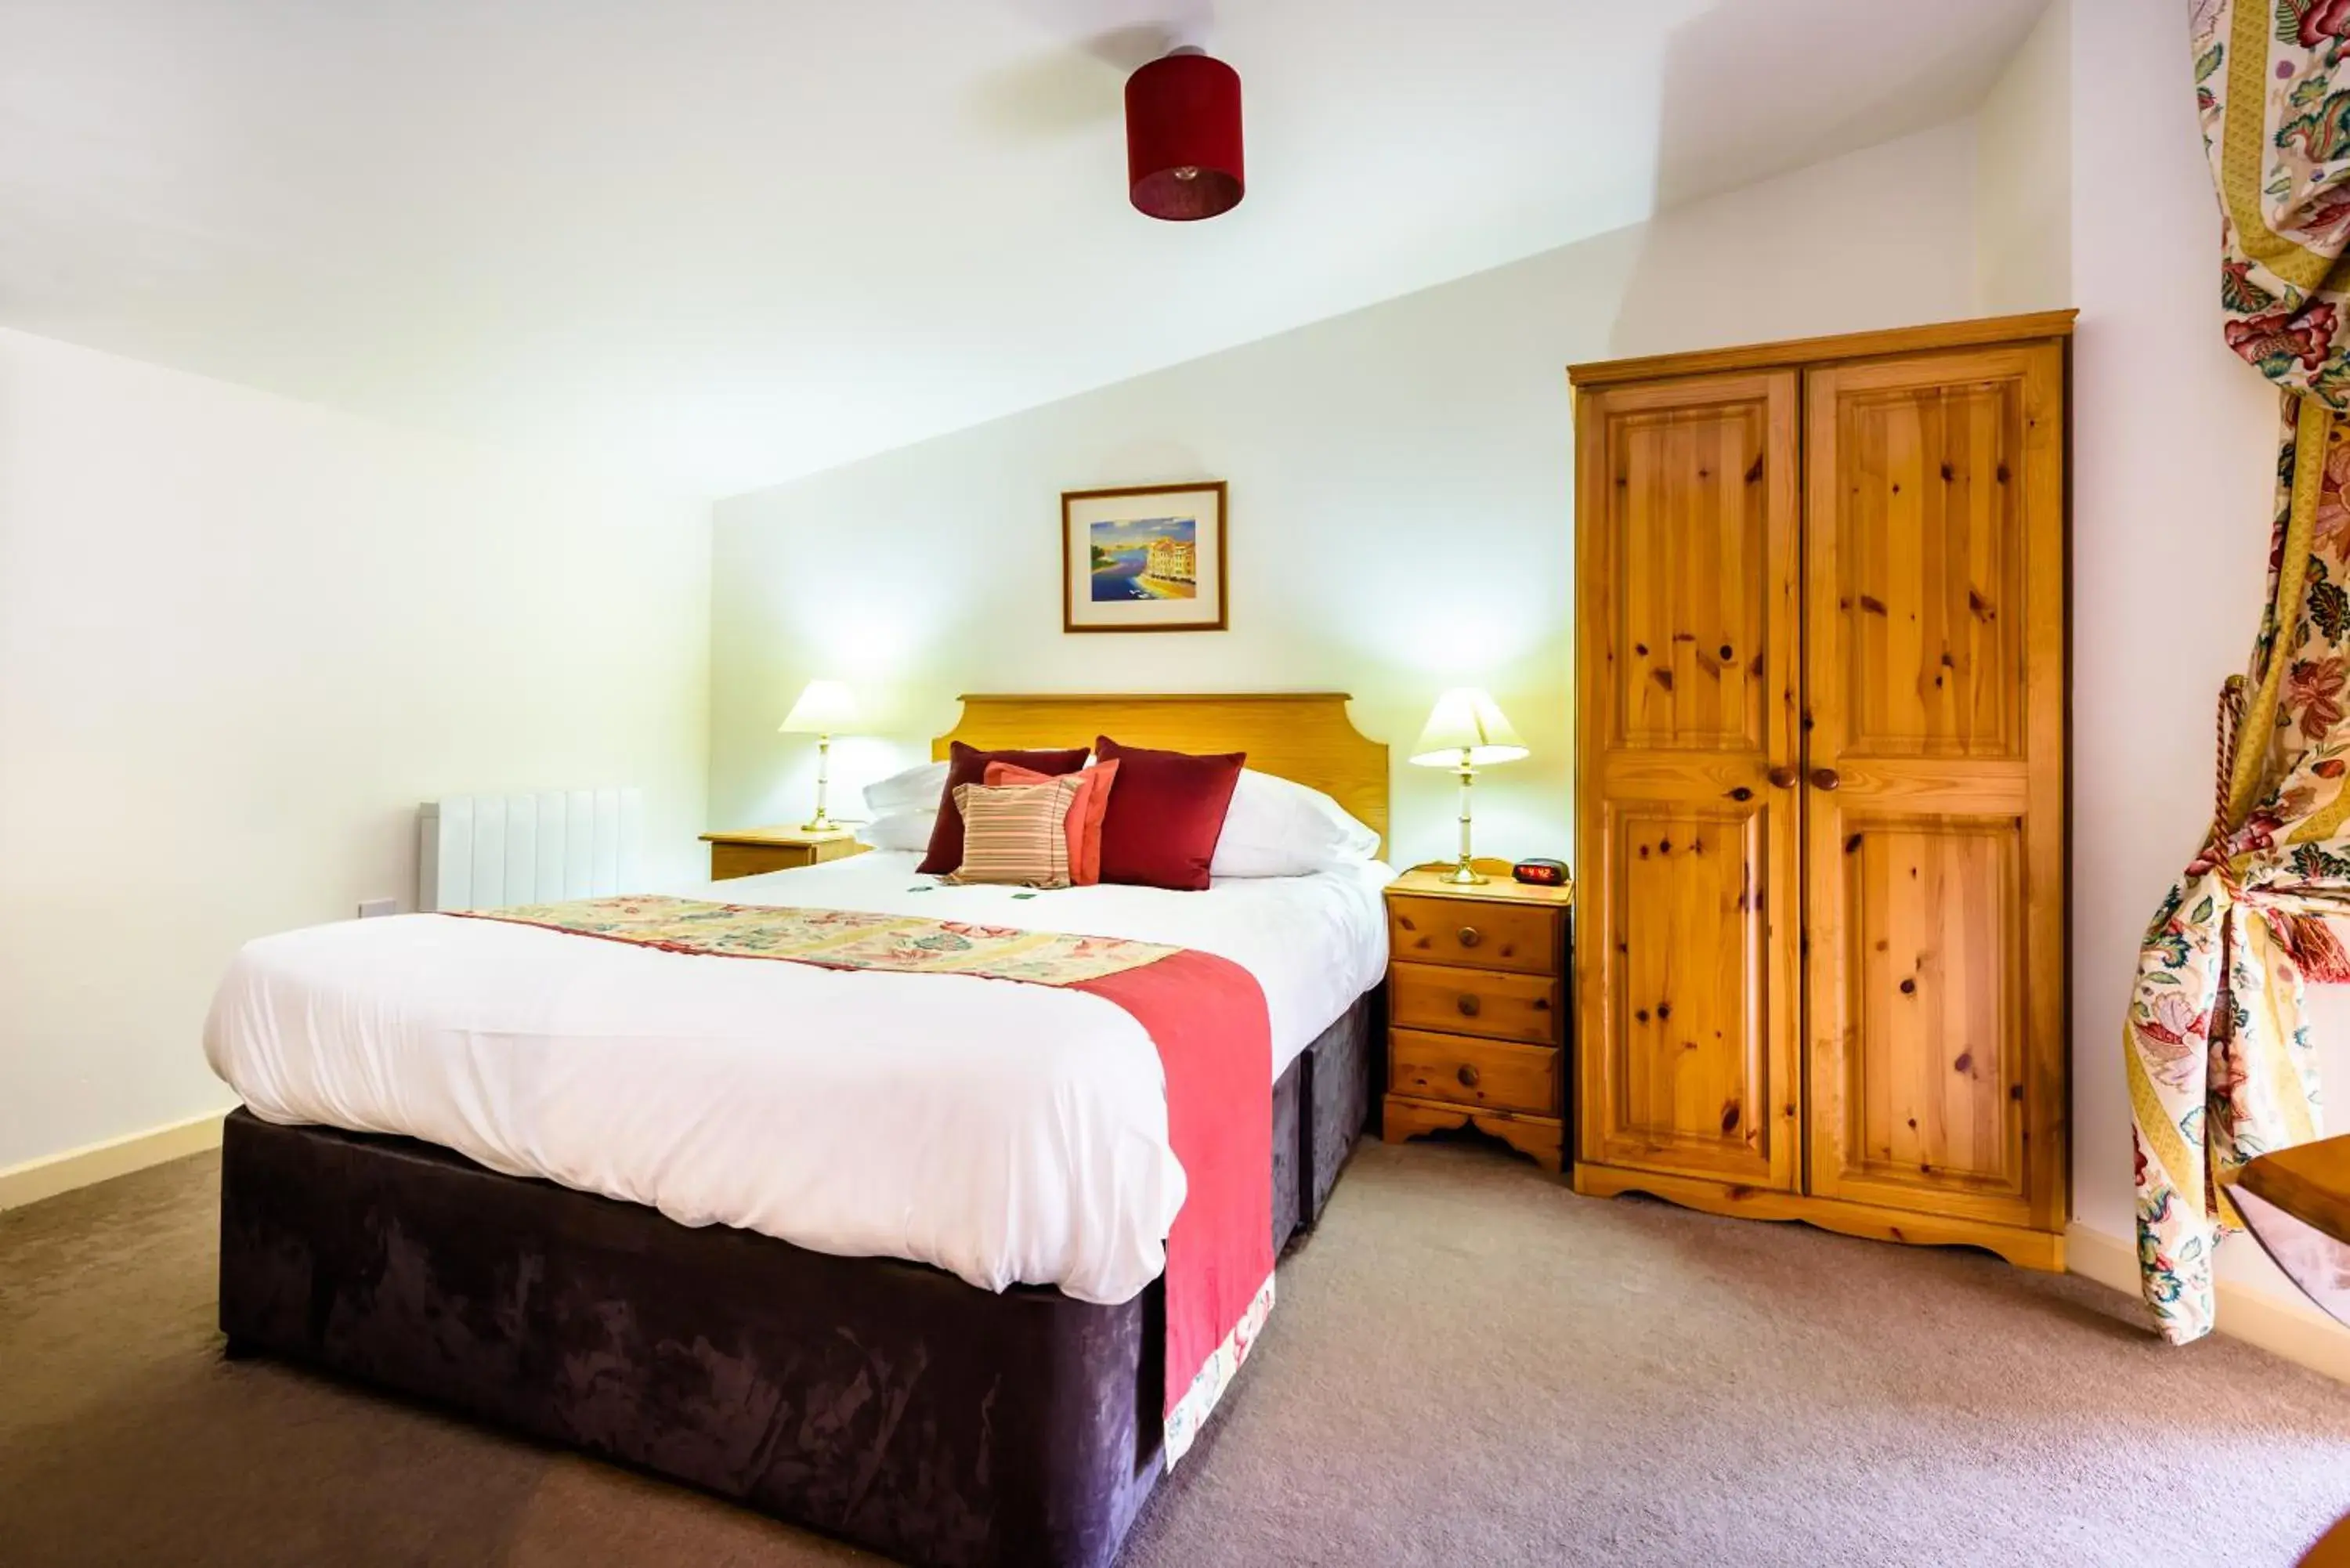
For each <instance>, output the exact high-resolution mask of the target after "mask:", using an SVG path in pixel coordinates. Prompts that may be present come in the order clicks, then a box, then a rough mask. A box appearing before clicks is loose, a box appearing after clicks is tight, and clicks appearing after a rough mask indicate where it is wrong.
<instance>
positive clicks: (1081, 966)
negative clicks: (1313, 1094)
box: [452, 897, 1182, 985]
mask: <svg viewBox="0 0 2350 1568" xmlns="http://www.w3.org/2000/svg"><path fill="white" fill-rule="evenodd" d="M454 912H457V911H452V913H454ZM463 913H464V915H465V918H467V919H486V920H504V921H507V922H509V923H511V924H515V925H522V926H544V927H546V929H549V930H556V931H572V932H576V933H577V934H578V935H580V936H583V937H603V938H605V939H607V940H611V941H616V942H634V943H636V944H638V945H639V946H640V947H649V948H660V949H662V950H664V951H668V952H675V953H706V954H710V955H712V956H713V957H718V958H763V959H788V960H790V961H793V962H795V963H812V964H821V965H823V966H824V967H826V968H827V969H881V970H889V971H894V972H897V973H900V974H975V975H982V976H984V977H985V978H987V979H990V980H1017V981H1026V982H1027V983H1029V984H1031V985H1075V984H1077V983H1078V982H1080V981H1088V980H1099V979H1101V978H1102V977H1103V976H1105V975H1111V974H1116V973H1118V971H1121V970H1129V969H1134V968H1136V967H1138V966H1139V965H1141V964H1147V963H1157V962H1158V961H1159V960H1161V959H1163V958H1166V957H1168V956H1169V955H1170V954H1172V953H1178V952H1180V951H1182V949H1180V948H1174V947H1166V946H1162V945H1160V944H1159V943H1156V942H1135V941H1128V940H1125V939H1123V938H1120V937H1079V936H1067V935H1064V934H1062V933H1060V932H1057V931H1024V930H1021V929H1018V928H1017V927H1013V926H980V925H973V924H972V923H970V922H969V921H965V920H930V919H923V918H922V917H920V916H919V915H876V914H868V913H866V912H865V911H863V910H859V909H775V908H771V907H769V906H766V905H762V904H717V903H711V902H708V901H706V900H703V899H701V898H650V897H647V898H578V899H574V900H573V901H571V902H569V903H564V904H516V905H515V906H513V907H512V908H510V909H476V910H467V911H463Z"/></svg>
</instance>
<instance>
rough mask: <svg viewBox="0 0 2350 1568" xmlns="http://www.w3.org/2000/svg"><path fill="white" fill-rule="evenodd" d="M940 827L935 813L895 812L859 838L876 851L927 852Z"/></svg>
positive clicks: (871, 824) (860, 830)
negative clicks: (932, 832) (922, 850)
mask: <svg viewBox="0 0 2350 1568" xmlns="http://www.w3.org/2000/svg"><path fill="white" fill-rule="evenodd" d="M940 765H941V766H944V765H945V764H943V763H941V764H940ZM938 825H939V814H938V813H937V812H935V811H893V812H891V813H889V815H886V816H877V817H875V818H874V819H873V820H872V821H870V822H868V823H867V824H866V825H865V826H862V827H860V828H858V830H857V836H858V837H859V838H861V839H863V840H864V841H865V842H866V843H868V844H869V845H871V846H873V847H874V848H876V849H928V848H929V847H930V846H931V829H932V828H933V827H936V826H938Z"/></svg>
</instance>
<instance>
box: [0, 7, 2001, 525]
mask: <svg viewBox="0 0 2350 1568" xmlns="http://www.w3.org/2000/svg"><path fill="white" fill-rule="evenodd" d="M2043 4H2044V0H1966V3H1964V4H1957V5H1947V4H1946V5H1923V4H1907V3H1905V4H1895V5H1887V4H1886V3H1885V0H1638V3H1637V4H1632V5H1626V4H1624V3H1623V0H1454V3H1451V4H1436V3H1426V0H1423V3H1420V4H1413V3H1410V0H1222V4H1217V5H1210V4H1209V0H825V3H805V0H0V324H5V325H8V326H14V327H23V328H25V329H26V330H29V331H33V332H38V333H45V334H47V335H50V336H53V337H63V338H67V339H69V340H72V341H76V342H80V343H86V344H89V345H93V346H95V347H99V348H109V349H112V350H115V351H118V352H120V353H124V354H129V355H132V356H135V357H137V358H144V359H151V360H156V361H160V362H161V363H164V364H168V365H175V366H180V367H183V368H186V369H192V370H197V371H201V372H203V373H206V374H209V375H213V376H218V377H222V378H225V379H230V380H234V381H241V382H245V383H248V384H250V385H253V386H257V387H263V388H266V389H271V390H274V391H278V392H283V393H286V394H289V395H292V396H295V397H299V398H305V399H309V400H315V401H317V402H322V403H327V404H330V405H333V406H337V407H341V408H346V409H350V410H358V411H360V412H364V413H369V414H374V415H378V416H380V417H383V418H386V419H390V420H393V421H400V422H402V423H407V424H411V425H416V426H421V427H424V428H428V429H434V430H442V431H452V432H456V433H460V434H463V435H468V436H473V437H477V438H481V439H484V440H488V441H497V442H501V443H505V444H510V445H519V446H528V447H543V448H549V449H553V450H556V451H566V452H596V453H598V454H601V455H604V456H608V457H612V458H617V459H619V460H620V461H622V462H627V463H629V464H630V465H635V466H643V467H646V468H648V469H651V470H656V471H659V472H663V473H666V474H668V475H671V476H672V477H674V478H677V479H679V480H681V481H683V482H684V483H689V484H691V486H693V487H695V488H696V489H699V490H702V491H705V492H707V493H712V494H723V493H732V492H735V491H740V490H743V489H747V488H751V487H754V486H756V485H759V484H764V483H771V482H774V481H776V480H780V479H785V478H789V477H791V476H793V475H795V474H799V473H805V472H810V471H812V470H815V469H817V468H823V467H827V466H830V465H832V464H834V463H837V462H844V461H847V460H848V459H851V458H855V457H858V456H861V455H864V454H867V453H869V452H877V451H880V450H884V449H887V448H889V447H893V446H898V445H901V444H903V443H905V442H907V441H915V440H919V439H920V438H922V437H924V436H928V435H932V434H936V433H939V432H941V431H947V430H951V429H956V428H959V427H961V426H964V425H968V424H972V423H974V422H976V421H981V420H985V419H989V418H992V417H994V416H996V415H999V414H1003V413H1007V412H1010V411H1012V410H1017V409H1021V408H1025V407H1029V406H1032V405H1034V404H1036V403H1039V402H1044V401H1046V400H1051V399H1054V398H1057V397H1062V396H1066V395H1067V394H1069V393H1072V392H1076V391H1080V390H1083V389H1087V388H1089V387H1094V386H1099V385H1102V384H1105V383H1107V382H1109V381H1114V380H1118V379H1123V378H1126V377H1128V376H1132V375H1136V374H1139V373H1140V372H1142V371H1145V370H1149V369H1156V368H1158V367H1159V366H1163V365H1168V364H1171V363H1174V362H1176V361H1179V360H1182V359H1187V358H1192V357H1194V356H1197V355H1200V354H1203V353H1208V352H1211V351H1213V350H1215V349H1218V348H1225V347H1229V346H1231V345H1232V344H1235V343H1241V342H1245V341H1248V340H1250V339H1252V338H1255V337H1263V336H1265V335H1267V334H1269V333H1273V332H1277V331H1280V330H1283V329H1284V328H1286V327H1295V326H1297V325H1300V324H1302V323H1304V322H1306V321H1310V320H1314V319H1316V318H1319V317H1326V316H1330V315H1334V314H1336V313H1338V312H1340V311H1345V310H1349V309H1353V308H1356V307H1357V306H1363V305H1367V304H1369V303H1372V302H1374V301H1377V300H1379V299H1384V298H1388V297H1391V296H1396V295H1399V294H1402V293H1406V292H1409V291H1410V290H1412V289H1416V288H1420V287H1424V286H1428V285H1430V284H1432V283H1437V282H1440V281H1442V280H1444V279H1446V278H1451V277H1455V276H1459V275H1462V274H1465V273H1469V272H1474V271H1478V270H1481V269H1482V268H1485V267H1490V266H1493V265H1499V264H1501V263H1503V262H1507V261H1511V260H1513V259H1515V258H1517V257H1520V256H1523V255H1528V254H1533V253H1534V252H1536V251H1541V250H1545V249H1548V248H1550V247H1551V246H1554V245H1558V244H1565V243H1568V242H1570V241H1573V240H1575V239H1578V238H1581V237H1583V236H1586V235H1588V234H1596V233H1599V232H1601V231H1604V230H1607V229H1610V228H1614V227H1617V226H1618V225H1621V224H1623V223H1629V222H1632V221H1635V220H1637V219H1638V218H1640V217H1642V216H1644V215H1645V214H1646V213H1648V212H1649V211H1651V210H1652V209H1653V208H1654V207H1655V206H1656V205H1657V204H1658V202H1659V199H1660V192H1661V196H1662V199H1663V200H1665V201H1667V202H1670V201H1676V200H1680V199H1685V198H1687V197H1689V196H1692V195H1696V194H1700V193H1702V192H1707V191H1711V190H1719V189H1723V188H1726V187H1728V186H1731V185H1736V184H1741V183H1743V182H1747V181H1750V180H1752V179H1755V178H1759V177H1761V176H1763V175H1766V174H1770V173H1773V172H1776V171H1781V170H1784V169H1788V168H1792V167H1794V166H1796V165H1798V164H1802V163H1805V162H1809V161H1814V160H1815V159H1818V158H1821V157H1825V156H1829V155H1832V154H1834V153H1836V152H1840V151H1847V150H1849V149H1852V148H1855V147H1859V146H1863V145H1866V144H1867V143H1870V142H1874V141H1878V140H1885V139H1887V137H1891V136H1896V135H1900V134H1903V133H1906V132H1908V131H1909V130H1918V129H1921V128H1923V127H1925V126H1927V125H1930V124H1934V123H1938V122H1939V121H1941V120H1944V119H1950V118H1951V117H1952V116H1954V115H1957V114H1960V113H1963V112H1965V111H1966V110H1968V109H1970V108H1971V107H1972V106H1973V105H1974V104H1975V103H1976V102H1977V101H1978V100H1979V99H1981V95H1982V93H1983V91H1984V90H1985V88H1987V87H1988V86H1989V84H1990V82H1991V79H1992V78H1993V77H1994V76H1995V75H1996V73H1997V70H1998V68H1999V67H2000V65H2001V64H2002V62H2003V61H2004V60H2005V58H2006V57H2007V56H2008V55H2009V54H2010V53H2011V52H2012V49H2013V47H2015V45H2016V44H2017V43H2018V42H2019V41H2020V40H2021V39H2022V36H2023V34H2024V32H2025V31H2026V30H2027V29H2028V28H2029V27H2030V26H2031V24H2032V22H2033V19H2034V18H2035V17H2036V16H2037V15H2038V13H2039V11H2040V10H2041V8H2042V6H2043ZM1170 38H1177V39H1188V40H1191V41H1196V42H1199V43H1201V44H1204V45H1205V46H1207V47H1209V49H1210V51H1211V53H1214V54H1216V55H1218V56H1220V57H1223V58H1225V59H1228V60H1230V61H1231V62H1232V64H1233V65H1234V66H1235V67H1237V68H1238V69H1239V71H1240V73H1241V77H1242V80H1243V84H1244V88H1245V93H1246V105H1247V109H1246V114H1247V143H1248V173H1249V190H1248V198H1247V200H1246V201H1245V202H1243V203H1242V205H1241V206H1240V207H1239V208H1238V209H1237V210H1236V211H1234V212H1232V213H1230V214H1228V215H1226V216H1224V217H1222V218H1219V219H1216V220H1213V221H1211V222H1209V223H1196V224H1168V223H1154V222H1152V221H1151V220H1149V219H1147V218H1144V217H1142V216H1140V215H1139V214H1138V213H1135V212H1134V211H1133V210H1132V209H1131V208H1129V207H1128V205H1127V202H1126V194H1125V142H1124V137H1123V130H1122V129H1121V124H1120V118H1119V88H1120V84H1121V82H1122V80H1123V78H1124V75H1125V72H1126V71H1127V70H1128V68H1130V67H1132V66H1134V65H1136V64H1139V63H1140V62H1141V61H1142V60H1144V59H1147V58H1149V57H1151V56H1152V55H1154V54H1156V53H1158V52H1159V51H1160V50H1161V49H1162V48H1163V47H1165V45H1166V44H1167V42H1168V41H1169V40H1170Z"/></svg>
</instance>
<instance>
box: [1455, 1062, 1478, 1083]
mask: <svg viewBox="0 0 2350 1568" xmlns="http://www.w3.org/2000/svg"><path fill="white" fill-rule="evenodd" d="M1453 1076H1454V1077H1456V1078H1458V1079H1460V1080H1461V1087H1462V1088H1464V1089H1473V1088H1475V1087H1476V1086H1477V1069H1476V1068H1475V1067H1473V1066H1471V1065H1469V1064H1466V1063H1463V1064H1461V1070H1460V1071H1459V1072H1457V1073H1455V1074H1453Z"/></svg>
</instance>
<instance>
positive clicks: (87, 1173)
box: [0, 1111, 228, 1209]
mask: <svg viewBox="0 0 2350 1568" xmlns="http://www.w3.org/2000/svg"><path fill="white" fill-rule="evenodd" d="M227 1115H228V1113H227V1112H226V1111H206V1112H205V1113H204V1114H203V1116H190V1117H189V1118H188V1119H187V1120H186V1121H183V1122H172V1123H171V1124H170V1125H169V1126H167V1127H150V1128H149V1129H148V1130H147V1131H145V1132H138V1133H129V1134H126V1135H124V1136H123V1137H117V1138H109V1139H107V1140H106V1141H105V1142H104V1143H94V1144H90V1145H88V1146H87V1147H82V1148H69V1149H68V1150H66V1151H65V1152H64V1153H63V1154H52V1155H47V1156H45V1157H43V1158H39V1159H32V1160H26V1162H25V1163H24V1164H22V1165H12V1166H10V1167H9V1168H7V1169H5V1170H0V1209H16V1208H21V1207H22V1206H23V1205H25V1204H27V1203H37V1202H39V1201H40V1200H41V1199H44V1198H55V1197H56V1196H57V1194H58V1193H60V1192H70V1191H72V1190H73V1189H75V1188H77V1187H88V1186H91V1185H92V1184H94V1183H96V1182H100V1181H106V1180H109V1179H112V1178H114V1177H117V1176H128V1175H130V1173H131V1172H132V1171H134V1170H144V1169H146V1168H148V1167H149V1166H151V1165H161V1164H162V1163H163V1162H164V1161H165V1160H167V1159H178V1158H180V1157H181V1156H182V1155H190V1154H201V1153H203V1151H204V1150H205V1149H208V1148H218V1147H220V1141H221V1122H222V1120H223V1119H224V1117H226V1116H227Z"/></svg>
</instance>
